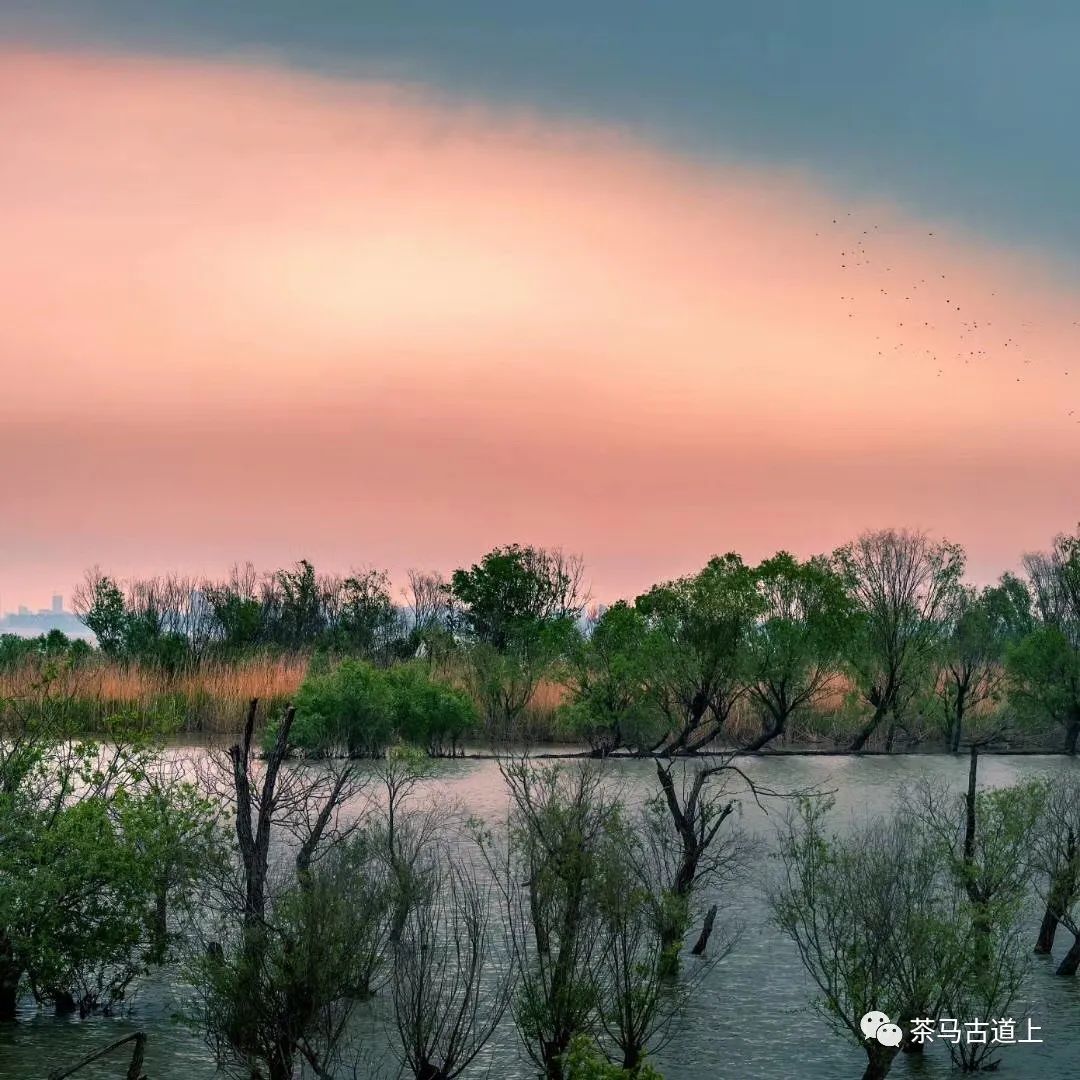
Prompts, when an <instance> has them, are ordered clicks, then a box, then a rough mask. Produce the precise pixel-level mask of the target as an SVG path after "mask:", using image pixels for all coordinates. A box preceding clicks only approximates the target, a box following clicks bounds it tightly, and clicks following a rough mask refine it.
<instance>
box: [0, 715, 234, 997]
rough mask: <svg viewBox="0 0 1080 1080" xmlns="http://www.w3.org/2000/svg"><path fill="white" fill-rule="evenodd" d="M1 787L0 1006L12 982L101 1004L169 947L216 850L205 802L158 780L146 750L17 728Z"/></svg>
mask: <svg viewBox="0 0 1080 1080" xmlns="http://www.w3.org/2000/svg"><path fill="white" fill-rule="evenodd" d="M181 789H182V790H181ZM0 792H2V795H0V835H2V837H3V843H2V844H0V989H3V990H5V991H6V996H3V997H0V1012H2V1013H3V1015H5V1016H10V1013H11V1010H12V1008H13V1005H14V1000H15V996H16V995H17V994H18V992H19V989H20V988H21V987H29V988H30V989H31V990H32V991H33V993H34V995H35V996H36V997H37V999H38V1000H39V1001H42V1002H50V1003H52V1004H54V1005H55V1006H56V1007H57V1009H60V1010H74V1009H77V1010H79V1011H80V1012H81V1013H83V1014H84V1015H85V1014H87V1013H89V1012H92V1011H94V1010H96V1009H99V1008H101V1009H111V1008H112V1007H113V1006H114V1005H115V1004H116V1003H117V1002H119V1001H121V1000H123V998H124V995H125V992H126V990H127V987H128V985H129V984H130V982H131V980H132V979H133V978H135V977H136V976H137V975H138V974H139V973H140V972H142V971H143V970H145V968H146V966H147V964H148V963H150V962H151V961H152V960H161V959H163V958H164V956H165V955H166V953H167V951H168V947H169V943H170V920H172V919H173V918H174V917H175V916H178V914H179V912H180V911H181V910H182V909H183V907H184V906H185V904H186V903H187V902H188V900H189V899H190V896H191V890H192V887H193V884H194V881H195V879H196V877H197V876H198V875H199V874H200V873H201V872H202V870H203V869H204V868H205V866H206V865H207V862H208V861H209V858H210V851H211V850H212V849H213V846H214V839H213V838H214V827H213V813H212V811H211V810H210V807H209V806H208V805H207V804H206V803H205V802H204V801H203V800H201V799H198V798H196V797H195V795H194V792H193V790H191V789H190V788H186V787H184V786H183V785H181V786H173V785H170V784H163V783H162V782H161V777H160V774H159V761H158V759H157V757H156V755H155V754H154V753H153V752H152V751H151V750H150V749H149V748H147V747H139V746H138V745H132V744H122V743H118V744H114V745H112V746H109V747H105V746H99V745H97V744H95V743H90V742H78V743H70V742H67V741H62V740H59V739H53V738H50V737H48V736H47V735H46V734H43V733H35V732H34V731H32V730H28V729H26V728H23V729H21V730H19V731H15V732H10V733H9V734H8V737H7V739H6V740H5V742H4V745H3V749H2V751H0ZM173 925H175V923H174V924H173Z"/></svg>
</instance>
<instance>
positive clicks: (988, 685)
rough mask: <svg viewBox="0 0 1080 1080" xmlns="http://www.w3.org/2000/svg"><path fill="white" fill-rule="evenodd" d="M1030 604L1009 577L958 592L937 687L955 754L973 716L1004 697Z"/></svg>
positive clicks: (947, 625)
mask: <svg viewBox="0 0 1080 1080" xmlns="http://www.w3.org/2000/svg"><path fill="white" fill-rule="evenodd" d="M1029 603H1030V600H1029V598H1028V595H1027V590H1026V587H1025V586H1024V584H1023V583H1022V582H1020V581H1018V580H1017V579H1016V578H1012V577H1010V576H1009V575H1006V576H1005V577H1004V578H1003V579H1002V580H1001V582H1000V583H999V584H998V585H994V586H991V587H989V588H986V589H983V590H982V592H977V591H976V590H975V589H974V588H971V587H963V588H961V589H960V590H959V591H958V593H957V595H956V599H955V601H954V603H953V605H952V606H951V610H950V611H949V612H948V614H947V616H946V620H945V625H944V631H943V638H942V641H941V643H940V653H939V655H940V671H939V674H938V678H937V682H936V686H935V691H936V693H937V696H938V700H939V701H940V703H941V706H942V709H943V711H944V714H945V724H946V739H947V742H948V745H949V749H950V750H952V751H953V753H956V752H957V751H958V750H959V749H960V741H961V739H962V737H963V735H964V732H965V722H966V720H967V718H968V717H969V715H971V714H972V713H974V712H978V711H979V710H983V711H985V710H986V709H987V708H992V707H995V706H996V705H997V703H998V702H999V701H1000V700H1001V698H1002V697H1003V695H1004V681H1005V679H1004V677H1005V666H1004V665H1005V652H1006V649H1007V648H1008V646H1009V645H1010V644H1011V643H1014V642H1015V640H1016V637H1017V635H1018V634H1019V633H1021V632H1022V630H1021V628H1022V627H1023V626H1024V625H1025V622H1026V621H1028V620H1025V618H1024V614H1025V612H1026V610H1027V607H1028V605H1029Z"/></svg>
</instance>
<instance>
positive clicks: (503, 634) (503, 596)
mask: <svg viewBox="0 0 1080 1080" xmlns="http://www.w3.org/2000/svg"><path fill="white" fill-rule="evenodd" d="M579 574H580V567H579V566H578V564H577V563H576V562H574V561H573V560H570V559H566V558H565V557H564V556H563V555H562V553H561V552H557V551H555V552H550V551H546V550H544V549H543V548H536V547H522V546H521V545H520V544H509V545H508V546H506V547H503V548H495V549H494V550H493V551H489V552H488V553H487V554H486V555H485V556H484V557H483V558H482V559H481V560H480V562H479V563H477V564H475V565H473V566H472V567H470V568H469V569H468V570H464V569H459V570H455V571H454V573H453V576H452V578H451V583H450V589H451V593H452V596H453V599H454V601H455V603H456V605H457V607H458V610H459V620H460V623H461V626H462V629H463V630H464V631H465V633H466V634H467V635H468V636H469V637H470V638H472V639H473V640H475V641H478V642H481V643H483V644H487V645H490V646H492V647H493V648H495V649H496V650H499V651H504V650H507V649H511V648H515V647H520V646H522V645H525V646H527V645H528V644H529V643H530V642H531V641H532V640H533V638H534V636H535V635H536V634H537V632H538V629H539V627H541V626H542V625H543V624H544V623H549V622H558V621H564V622H565V621H568V622H572V621H573V620H574V619H576V618H577V617H578V616H579V615H580V614H581V607H582V604H581V601H580V599H579V598H578V595H577V589H578V581H577V578H578V576H579Z"/></svg>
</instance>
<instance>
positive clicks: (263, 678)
mask: <svg viewBox="0 0 1080 1080" xmlns="http://www.w3.org/2000/svg"><path fill="white" fill-rule="evenodd" d="M308 665H309V658H308V657H307V656H302V655H289V656H259V657H250V658H246V659H243V660H237V661H232V662H225V661H209V662H204V663H202V664H200V665H199V666H198V667H197V668H195V669H192V670H190V671H183V672H180V673H178V674H175V675H169V674H167V673H165V672H163V671H161V670H159V669H156V668H150V667H143V666H141V665H137V664H117V663H112V662H101V661H96V660H95V662H93V663H89V664H85V665H83V666H80V667H76V668H60V669H59V670H57V671H56V672H49V673H43V672H42V671H41V670H39V669H36V668H27V669H24V670H19V671H14V672H5V673H0V699H16V700H18V701H20V702H22V703H23V705H22V707H23V708H27V707H30V708H34V707H37V708H39V709H44V708H46V707H47V708H48V709H49V710H50V711H51V713H52V715H54V716H55V717H56V718H57V719H58V720H60V721H62V722H63V723H64V725H65V727H67V728H68V729H72V730H80V731H85V732H96V731H104V730H107V729H108V728H109V726H110V722H111V721H112V720H113V719H114V718H115V717H117V716H123V717H125V718H126V719H127V720H129V721H130V722H131V723H132V724H133V725H134V726H135V727H136V728H140V727H141V728H145V729H159V730H162V731H175V732H182V733H187V734H197V733H206V734H226V733H231V732H234V731H238V730H239V729H240V727H241V726H242V724H243V717H244V710H245V708H246V706H247V703H248V702H249V701H250V700H251V699H252V698H253V697H257V698H259V699H260V701H262V702H263V703H264V704H265V706H266V709H267V711H268V712H273V711H274V710H276V709H278V708H280V707H282V706H283V705H284V704H285V702H287V701H288V700H289V698H291V697H292V695H293V694H295V693H296V690H297V688H298V687H299V686H300V684H301V682H303V680H304V677H305V675H306V674H307V671H308Z"/></svg>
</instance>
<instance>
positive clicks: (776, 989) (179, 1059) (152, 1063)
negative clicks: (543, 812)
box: [0, 750, 1080, 1080]
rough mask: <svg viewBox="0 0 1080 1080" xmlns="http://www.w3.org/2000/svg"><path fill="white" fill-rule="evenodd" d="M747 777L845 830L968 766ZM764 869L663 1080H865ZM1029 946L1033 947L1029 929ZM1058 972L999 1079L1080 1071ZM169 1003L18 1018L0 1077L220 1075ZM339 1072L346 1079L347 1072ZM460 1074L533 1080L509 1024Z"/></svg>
mask: <svg viewBox="0 0 1080 1080" xmlns="http://www.w3.org/2000/svg"><path fill="white" fill-rule="evenodd" d="M186 752H187V753H197V751H191V750H188V751H186ZM745 768H746V770H747V772H748V773H749V774H750V775H752V776H753V777H754V778H755V780H758V781H760V782H761V783H762V784H766V785H769V786H771V787H774V788H777V789H785V790H790V789H796V788H806V787H811V786H815V785H818V786H821V787H823V788H828V789H831V790H833V791H835V798H836V810H835V812H834V818H835V822H836V825H837V827H841V826H842V825H843V823H844V822H850V821H852V820H858V819H860V818H863V817H866V816H869V815H872V814H874V813H878V812H881V811H883V810H886V809H888V808H889V806H890V805H891V804H892V803H893V802H894V800H895V798H896V794H897V791H898V790H899V789H901V788H903V787H904V786H909V785H910V784H911V783H913V782H914V781H916V780H917V779H918V778H920V777H923V776H931V777H942V778H945V779H947V780H948V781H949V782H950V783H951V784H953V785H954V786H956V787H960V786H961V785H962V784H963V783H965V781H966V769H967V762H966V759H953V758H948V757H930V756H905V757H868V758H852V757H776V758H754V759H750V760H748V761H747V762H746V763H745ZM1077 768H1080V763H1077V762H1069V761H1065V760H1063V759H1061V758H1056V757H995V756H986V757H984V758H983V759H982V761H981V763H980V779H981V781H982V782H983V783H985V784H987V785H993V786H999V785H1003V784H1008V783H1011V782H1012V781H1014V780H1016V779H1020V778H1025V777H1030V776H1034V775H1037V774H1040V773H1045V772H1058V771H1061V770H1067V769H1077ZM609 769H610V772H611V776H612V780H613V781H617V782H619V783H621V784H623V785H624V787H625V792H626V795H627V797H628V798H629V799H631V800H634V799H637V800H640V799H644V798H646V797H647V796H648V795H649V794H651V792H652V790H653V785H654V766H653V765H652V764H651V763H650V762H646V761H620V762H617V763H612V764H610V765H609ZM435 784H436V788H435V790H434V791H433V793H432V797H433V798H436V799H438V800H439V801H442V802H445V801H455V802H457V803H459V804H460V805H461V806H462V808H463V809H464V810H465V811H466V812H467V813H469V814H473V815H476V816H479V817H484V818H486V819H487V820H488V821H489V822H491V823H492V824H493V825H496V824H497V823H498V822H499V821H501V820H502V819H503V818H504V817H505V813H506V797H505V792H504V789H503V785H502V781H501V778H500V777H499V773H498V768H497V766H496V765H495V763H494V762H491V761H454V762H445V763H441V764H440V766H439V773H438V778H437V781H436V782H435ZM742 810H743V813H742V819H743V824H744V826H745V827H746V828H747V829H749V830H752V831H754V832H755V833H758V834H759V835H761V836H762V838H763V839H764V840H765V842H766V845H767V843H768V840H769V838H770V837H771V835H772V832H773V830H774V828H775V818H776V816H777V815H778V814H779V813H782V812H783V811H782V808H778V807H775V806H774V807H773V808H772V810H771V814H770V813H768V812H763V811H762V810H760V809H759V808H758V807H757V806H755V805H754V804H753V802H746V801H744V803H743V807H742ZM770 872H771V864H770V861H769V860H768V858H762V860H761V862H760V865H759V867H758V873H757V880H755V881H753V882H748V883H747V884H746V885H744V886H741V887H740V888H739V889H738V890H737V891H735V892H734V893H732V894H730V906H731V907H732V908H733V909H734V910H735V913H736V914H737V916H738V918H739V920H740V921H741V923H742V924H743V926H744V931H743V934H742V936H741V938H740V940H739V942H738V944H737V946H736V948H735V949H734V950H733V951H732V953H731V954H730V956H729V957H728V958H727V959H726V960H725V961H724V962H723V963H722V964H720V965H718V966H717V967H716V968H714V969H713V970H712V971H710V972H709V974H708V976H707V978H706V979H705V981H704V982H703V983H702V985H701V987H700V989H699V991H698V993H697V995H696V997H695V1000H694V1001H693V1003H692V1004H691V1006H690V1008H689V1010H688V1011H687V1013H686V1014H685V1016H684V1017H683V1018H682V1019H681V1020H680V1021H679V1023H678V1027H677V1035H676V1037H675V1039H674V1040H673V1041H672V1042H671V1043H670V1044H669V1045H668V1046H667V1047H666V1048H665V1049H664V1050H663V1051H662V1052H661V1053H660V1054H659V1055H658V1058H657V1061H656V1064H657V1066H658V1067H659V1068H660V1070H661V1072H663V1074H664V1076H665V1077H667V1078H668V1080H699V1078H703V1077H709V1078H716V1080H781V1078H786V1077H795V1076H797V1077H799V1078H801V1080H842V1078H845V1077H852V1078H857V1077H859V1076H861V1074H862V1067H863V1065H864V1063H865V1056H864V1055H863V1053H862V1052H861V1051H860V1050H859V1049H857V1048H856V1047H854V1046H852V1045H851V1044H850V1043H849V1042H848V1041H847V1040H846V1039H843V1038H840V1037H839V1036H837V1035H835V1034H833V1032H832V1031H831V1030H830V1028H829V1026H828V1025H827V1023H826V1022H825V1021H824V1020H823V1019H822V1018H821V1017H820V1016H819V1015H818V1014H817V1013H816V1012H815V1011H814V1009H813V1008H812V1007H811V1004H810V1001H811V997H812V988H811V986H810V985H809V982H808V979H807V977H806V975H805V974H804V972H803V969H802V966H801V965H800V963H799V960H798V957H797V955H796V953H795V950H794V947H793V946H792V945H791V944H790V943H789V942H788V941H787V939H785V938H783V937H781V936H780V935H779V934H778V933H777V931H776V930H775V929H774V928H773V927H772V926H770V925H769V922H768V915H767V907H766V905H765V903H764V900H763V889H764V887H765V884H766V882H767V879H768V875H769V874H770ZM1032 921H1033V923H1034V921H1035V912H1034V911H1033V913H1032ZM1068 936H1069V935H1067V934H1065V935H1061V937H1062V939H1063V940H1062V941H1061V942H1060V943H1059V948H1058V950H1057V951H1058V953H1059V954H1060V953H1061V952H1062V951H1064V949H1065V948H1067V945H1068V942H1067V941H1065V940H1064V939H1065V938H1068ZM1031 938H1032V940H1033V941H1034V926H1033V927H1032V931H1031ZM1058 958H1060V956H1059V957H1058ZM1055 964H1056V959H1055V960H1048V959H1046V958H1036V960H1035V962H1034V963H1033V970H1032V975H1031V979H1030V981H1029V987H1028V995H1029V999H1030V1004H1028V1005H1027V1006H1026V1007H1022V1008H1018V1009H1017V1010H1016V1013H1017V1016H1018V1017H1022V1016H1024V1015H1030V1016H1031V1017H1033V1018H1034V1021H1035V1023H1036V1024H1038V1025H1040V1026H1041V1028H1042V1031H1041V1033H1039V1034H1040V1035H1041V1037H1042V1038H1043V1039H1044V1040H1045V1041H1044V1042H1043V1043H1042V1044H1041V1045H1040V1044H1035V1045H1026V1046H1017V1047H1012V1048H1006V1050H1005V1052H1004V1053H1003V1055H1002V1057H1003V1063H1002V1067H1001V1071H1000V1073H999V1074H998V1075H1000V1076H1002V1077H1016V1078H1027V1077H1036V1076H1037V1077H1039V1078H1040V1080H1074V1078H1075V1077H1076V1076H1078V1075H1080V1027H1078V1021H1080V982H1078V980H1074V979H1057V978H1055V977H1054V975H1053V970H1054V966H1055ZM176 994H177V990H176V988H175V987H174V986H173V985H172V984H170V983H169V981H168V980H160V981H158V982H155V983H154V984H152V985H149V986H145V987H144V988H143V989H142V990H141V991H140V993H139V995H138V997H137V998H136V999H135V1002H134V1006H133V1009H132V1012H131V1014H130V1015H129V1016H128V1017H125V1018H123V1019H102V1018H94V1019H90V1020H87V1021H82V1022H80V1021H77V1020H69V1019H64V1020H59V1019H55V1018H53V1017H52V1016H50V1015H47V1014H44V1013H41V1014H39V1013H36V1012H34V1011H33V1010H32V1009H28V1010H27V1011H26V1012H25V1013H24V1017H23V1022H21V1023H19V1024H17V1025H8V1026H0V1077H3V1078H5V1080H6V1078H12V1080H14V1078H16V1077H17V1078H20V1080H22V1078H28V1080H29V1078H32V1077H44V1076H46V1075H47V1074H48V1073H49V1071H51V1070H52V1069H54V1068H56V1067H57V1066H58V1065H60V1064H62V1063H64V1062H70V1061H73V1060H75V1059H77V1058H78V1057H80V1056H81V1055H82V1054H85V1053H88V1052H89V1051H90V1050H92V1049H96V1048H99V1047H101V1046H102V1045H104V1044H105V1043H107V1042H109V1041H111V1040H112V1039H115V1038H118V1037H120V1035H122V1034H123V1033H125V1032H126V1031H129V1030H134V1029H136V1028H142V1029H143V1030H145V1031H147V1032H148V1034H149V1041H148V1046H147V1056H146V1072H147V1075H148V1076H150V1077H151V1080H204V1078H206V1080H209V1078H211V1077H213V1076H214V1074H215V1071H214V1067H213V1064H212V1062H211V1060H210V1057H209V1054H208V1053H207V1051H206V1049H205V1047H204V1046H203V1044H202V1042H201V1041H200V1039H199V1037H198V1035H197V1034H195V1033H192V1032H189V1031H188V1030H187V1029H186V1028H184V1027H183V1025H181V1024H179V1023H177V1022H176V1021H175V1020H174V1019H173V1017H174V1014H175V1013H176V1012H177V1011H178V1009H179V1002H178V1001H177V998H176ZM384 1010H385V1002H383V1001H379V1000H376V1001H374V1002H372V1003H370V1004H369V1005H367V1006H365V1008H364V1010H363V1012H362V1014H361V1016H360V1022H359V1024H358V1027H359V1030H360V1032H361V1034H362V1037H363V1043H364V1046H365V1051H366V1054H365V1056H366V1058H367V1063H366V1064H365V1065H364V1066H363V1067H362V1068H361V1069H360V1070H358V1071H357V1073H356V1074H355V1075H357V1076H363V1077H368V1076H376V1075H379V1076H384V1077H393V1076H394V1075H396V1066H395V1065H394V1064H393V1062H392V1060H389V1059H387V1057H386V1047H387V1045H388V1039H389V1037H390V1033H389V1030H388V1028H387V1021H388V1017H387V1015H386V1013H385V1011H384ZM964 1019H971V1018H964ZM486 1066H490V1071H489V1070H488V1068H487V1067H486ZM123 1069H124V1066H123V1063H122V1062H121V1061H119V1060H117V1061H113V1062H108V1061H104V1062H101V1063H98V1064H97V1065H95V1066H90V1067H88V1068H87V1069H85V1070H83V1072H81V1073H80V1074H79V1076H80V1077H86V1078H87V1080H105V1078H114V1077H118V1076H121V1075H123ZM348 1075H349V1076H352V1075H353V1073H352V1071H351V1070H350V1072H349V1074H348ZM466 1075H467V1076H468V1075H476V1076H485V1075H489V1076H492V1077H505V1078H507V1080H511V1078H528V1077H532V1076H533V1075H534V1074H533V1071H532V1070H531V1069H530V1067H529V1066H528V1064H527V1063H526V1062H525V1061H523V1060H522V1057H521V1054H520V1052H519V1047H518V1043H517V1036H516V1034H515V1032H514V1030H513V1027H512V1025H511V1024H510V1023H509V1020H508V1019H507V1020H506V1021H504V1023H503V1025H502V1027H501V1028H500V1030H499V1032H498V1033H497V1035H496V1038H495V1039H494V1040H493V1042H492V1045H491V1047H490V1049H489V1052H488V1053H487V1054H486V1055H485V1058H484V1060H483V1061H482V1062H477V1063H476V1064H475V1065H474V1066H473V1070H472V1071H471V1072H469V1073H466ZM890 1075H891V1076H895V1077H898V1078H903V1077H915V1076H918V1077H920V1078H925V1080H934V1078H937V1077H945V1076H947V1075H950V1068H949V1059H948V1055H947V1053H946V1051H945V1048H944V1047H942V1046H933V1047H931V1048H930V1049H929V1051H928V1053H927V1054H926V1055H925V1061H922V1062H918V1061H916V1062H915V1063H914V1064H913V1063H912V1061H911V1060H909V1059H904V1058H900V1059H898V1060H897V1063H896V1065H895V1066H894V1068H893V1070H892V1073H891V1074H890Z"/></svg>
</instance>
